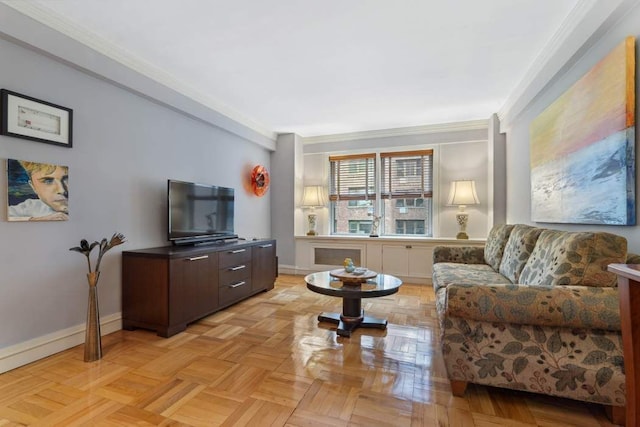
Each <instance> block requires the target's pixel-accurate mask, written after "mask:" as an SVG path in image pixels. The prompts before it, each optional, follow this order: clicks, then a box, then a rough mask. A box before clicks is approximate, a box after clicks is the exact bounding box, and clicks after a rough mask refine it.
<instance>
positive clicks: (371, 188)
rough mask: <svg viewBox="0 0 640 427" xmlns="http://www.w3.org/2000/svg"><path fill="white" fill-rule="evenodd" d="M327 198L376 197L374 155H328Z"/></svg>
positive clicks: (366, 198)
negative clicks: (328, 182)
mask: <svg viewBox="0 0 640 427" xmlns="http://www.w3.org/2000/svg"><path fill="white" fill-rule="evenodd" d="M329 163H330V169H331V171H330V174H331V183H330V188H329V200H331V201H338V200H373V199H375V198H376V190H375V184H376V155H375V154H374V153H371V154H355V155H348V156H330V157H329Z"/></svg>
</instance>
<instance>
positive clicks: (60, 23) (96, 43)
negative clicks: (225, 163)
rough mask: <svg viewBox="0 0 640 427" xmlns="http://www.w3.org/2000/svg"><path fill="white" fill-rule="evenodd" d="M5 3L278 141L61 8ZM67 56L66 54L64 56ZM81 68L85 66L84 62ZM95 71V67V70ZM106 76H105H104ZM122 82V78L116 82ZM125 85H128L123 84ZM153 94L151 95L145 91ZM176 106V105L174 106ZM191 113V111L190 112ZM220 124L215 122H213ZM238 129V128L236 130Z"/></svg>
mask: <svg viewBox="0 0 640 427" xmlns="http://www.w3.org/2000/svg"><path fill="white" fill-rule="evenodd" d="M0 1H1V2H2V3H3V4H5V5H6V6H8V7H10V8H12V9H14V10H15V11H17V12H19V13H21V14H23V15H25V16H27V17H29V18H31V19H33V20H35V21H37V22H39V23H41V24H43V25H45V26H47V27H49V28H51V29H53V30H55V31H57V32H59V33H61V34H64V35H65V36H67V37H69V38H71V39H72V40H75V41H76V42H78V43H81V44H82V45H84V46H86V47H88V48H90V49H91V50H93V51H95V52H98V53H99V54H102V55H104V56H105V57H107V58H109V59H111V60H113V61H116V62H117V63H119V64H121V65H123V66H125V67H126V68H128V69H130V70H133V71H134V72H136V73H138V74H140V75H142V76H144V77H146V78H149V79H151V80H153V81H155V82H157V83H159V84H161V85H162V86H165V87H167V88H169V89H172V90H174V91H176V92H178V93H180V94H182V95H184V96H185V97H187V98H189V99H191V100H193V101H195V102H197V103H198V104H200V105H203V106H205V107H206V108H209V109H211V110H214V111H215V112H217V113H219V114H221V115H223V116H225V117H227V118H229V119H231V120H233V121H235V122H237V123H239V124H241V125H243V126H245V127H247V128H249V129H251V130H252V131H254V132H256V133H258V134H260V135H262V136H264V137H266V138H268V139H270V140H272V141H275V139H276V136H277V135H276V133H275V132H273V131H271V130H269V129H267V128H266V127H264V126H262V125H260V124H258V123H257V122H255V121H254V120H252V119H250V118H248V117H246V116H244V115H243V114H241V113H239V112H238V111H236V110H234V109H232V108H230V107H229V106H227V105H225V104H224V103H222V102H219V101H217V100H215V99H212V98H210V97H206V96H203V95H202V92H201V91H199V90H197V89H196V88H194V87H192V86H191V85H189V84H187V83H185V82H184V81H181V80H180V79H178V78H176V77H175V76H173V75H172V74H171V73H168V72H166V71H165V70H162V69H160V68H158V67H156V66H154V65H153V64H151V63H149V62H148V61H145V60H144V59H142V58H140V57H138V56H137V55H135V54H133V53H132V52H130V51H128V50H126V49H123V48H121V47H119V46H117V45H115V44H113V43H111V42H109V41H107V40H106V39H104V38H102V37H100V36H98V35H96V34H95V33H93V32H91V31H90V30H88V29H87V28H84V27H82V26H80V25H78V24H76V23H74V22H72V21H71V20H69V19H67V18H65V17H64V16H62V15H60V14H59V13H58V12H56V11H54V10H52V9H49V8H47V7H46V6H44V5H43V4H41V3H34V2H30V1H23V0H0ZM62 59H65V60H66V58H62ZM81 68H83V67H82V66H81ZM92 71H93V72H94V73H95V72H96V70H92ZM105 77H106V76H105ZM107 78H108V79H109V80H113V79H112V78H111V77H107ZM117 83H120V82H117ZM124 87H128V86H127V85H124ZM145 95H147V96H150V97H151V98H153V96H152V95H149V94H145ZM174 107H175V106H174ZM175 108H177V109H178V110H182V109H181V108H180V107H175ZM187 113H188V112H187ZM213 124H215V125H216V126H219V125H218V124H216V123H213ZM233 133H235V132H233Z"/></svg>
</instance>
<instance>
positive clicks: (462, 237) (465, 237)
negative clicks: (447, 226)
mask: <svg viewBox="0 0 640 427" xmlns="http://www.w3.org/2000/svg"><path fill="white" fill-rule="evenodd" d="M456 239H460V240H468V239H469V235H468V234H467V233H465V232H464V231H461V232H459V233H458V234H456Z"/></svg>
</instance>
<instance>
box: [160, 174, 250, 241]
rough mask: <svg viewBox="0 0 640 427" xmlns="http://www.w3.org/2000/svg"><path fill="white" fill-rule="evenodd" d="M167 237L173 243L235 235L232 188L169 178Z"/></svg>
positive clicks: (209, 239)
mask: <svg viewBox="0 0 640 427" xmlns="http://www.w3.org/2000/svg"><path fill="white" fill-rule="evenodd" d="M168 199H169V203H168V205H169V240H170V241H171V242H173V243H174V244H197V243H201V242H208V241H215V240H220V239H230V238H235V237H237V236H236V235H235V233H234V230H233V211H234V191H233V188H227V187H219V186H216V185H206V184H196V183H193V182H183V181H175V180H171V179H170V180H169V190H168Z"/></svg>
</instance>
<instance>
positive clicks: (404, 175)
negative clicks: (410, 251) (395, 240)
mask: <svg viewBox="0 0 640 427" xmlns="http://www.w3.org/2000/svg"><path fill="white" fill-rule="evenodd" d="M380 158H381V171H380V175H381V191H380V198H381V199H382V211H381V213H382V216H383V218H384V223H385V224H393V225H395V227H394V229H393V230H391V229H389V230H385V232H384V233H385V234H394V233H395V234H413V235H422V236H431V235H432V230H431V222H432V221H431V218H432V204H431V198H432V196H433V150H419V151H405V152H395V153H382V154H380ZM390 228H391V227H390Z"/></svg>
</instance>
